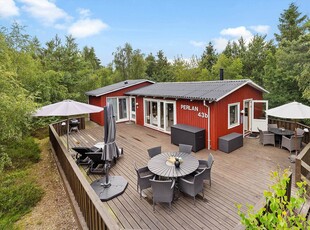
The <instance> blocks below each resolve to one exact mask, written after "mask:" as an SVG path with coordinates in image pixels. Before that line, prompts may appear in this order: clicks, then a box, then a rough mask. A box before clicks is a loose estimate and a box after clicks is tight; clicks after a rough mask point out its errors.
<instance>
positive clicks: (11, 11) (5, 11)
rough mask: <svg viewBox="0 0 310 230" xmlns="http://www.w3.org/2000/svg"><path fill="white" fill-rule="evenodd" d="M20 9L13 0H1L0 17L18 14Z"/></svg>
mask: <svg viewBox="0 0 310 230" xmlns="http://www.w3.org/2000/svg"><path fill="white" fill-rule="evenodd" d="M18 15H19V9H18V7H17V6H16V5H15V2H14V1H13V0H0V17H1V18H7V17H11V16H18Z"/></svg>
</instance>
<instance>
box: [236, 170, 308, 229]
mask: <svg viewBox="0 0 310 230" xmlns="http://www.w3.org/2000/svg"><path fill="white" fill-rule="evenodd" d="M271 178H272V179H273V180H275V184H274V185H272V186H270V190H269V191H264V197H265V198H266V204H268V205H267V206H268V208H266V207H263V208H261V209H260V210H258V211H257V212H256V213H254V210H253V208H254V207H253V206H252V205H248V210H247V214H246V213H243V212H241V205H237V207H238V214H239V216H240V217H241V223H242V224H243V225H244V226H246V229H308V227H309V226H310V222H309V221H306V218H305V216H303V215H300V214H299V213H296V210H298V209H299V208H300V207H301V205H302V204H303V203H304V202H305V200H306V198H305V192H306V190H305V186H306V183H305V182H300V183H297V185H298V191H297V193H296V195H295V196H292V197H291V199H290V201H288V198H287V196H286V188H287V185H288V182H289V180H290V178H289V170H288V169H285V170H284V171H283V173H281V172H280V171H279V172H278V171H276V172H272V173H271Z"/></svg>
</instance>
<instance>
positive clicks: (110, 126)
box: [103, 104, 119, 161]
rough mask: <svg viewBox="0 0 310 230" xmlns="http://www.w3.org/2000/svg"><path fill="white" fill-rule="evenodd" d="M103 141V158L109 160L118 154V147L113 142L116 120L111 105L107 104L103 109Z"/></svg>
mask: <svg viewBox="0 0 310 230" xmlns="http://www.w3.org/2000/svg"><path fill="white" fill-rule="evenodd" d="M104 120H105V121H104V134H105V135H104V142H105V151H104V152H105V156H103V158H104V159H105V160H108V161H111V160H112V159H113V158H116V157H118V156H119V152H118V147H117V145H116V143H115V138H116V122H115V117H114V113H113V106H112V105H111V104H108V105H107V106H106V107H105V109H104Z"/></svg>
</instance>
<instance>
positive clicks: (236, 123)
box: [228, 102, 240, 129]
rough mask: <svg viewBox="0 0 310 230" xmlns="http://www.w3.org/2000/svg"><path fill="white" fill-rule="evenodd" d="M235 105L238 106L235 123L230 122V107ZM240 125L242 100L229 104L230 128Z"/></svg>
mask: <svg viewBox="0 0 310 230" xmlns="http://www.w3.org/2000/svg"><path fill="white" fill-rule="evenodd" d="M233 106H237V111H236V113H237V122H235V123H234V124H232V125H231V124H230V108H231V107H233ZM239 125H240V102H237V103H231V104H228V129H231V128H234V127H237V126H239Z"/></svg>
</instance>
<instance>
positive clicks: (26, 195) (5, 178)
mask: <svg viewBox="0 0 310 230" xmlns="http://www.w3.org/2000/svg"><path fill="white" fill-rule="evenodd" d="M0 184H1V187H0V204H1V205H0V229H12V228H13V224H14V222H16V221H17V220H18V219H20V218H21V217H22V216H23V215H25V214H26V213H27V212H29V211H30V210H31V208H32V207H34V206H35V205H36V203H37V202H38V201H40V199H41V197H42V195H43V190H42V189H41V188H39V187H38V185H37V184H36V183H35V182H34V180H33V179H32V178H31V176H30V175H29V173H28V172H27V170H15V171H14V172H9V173H6V174H5V173H3V174H1V176H0Z"/></svg>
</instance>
